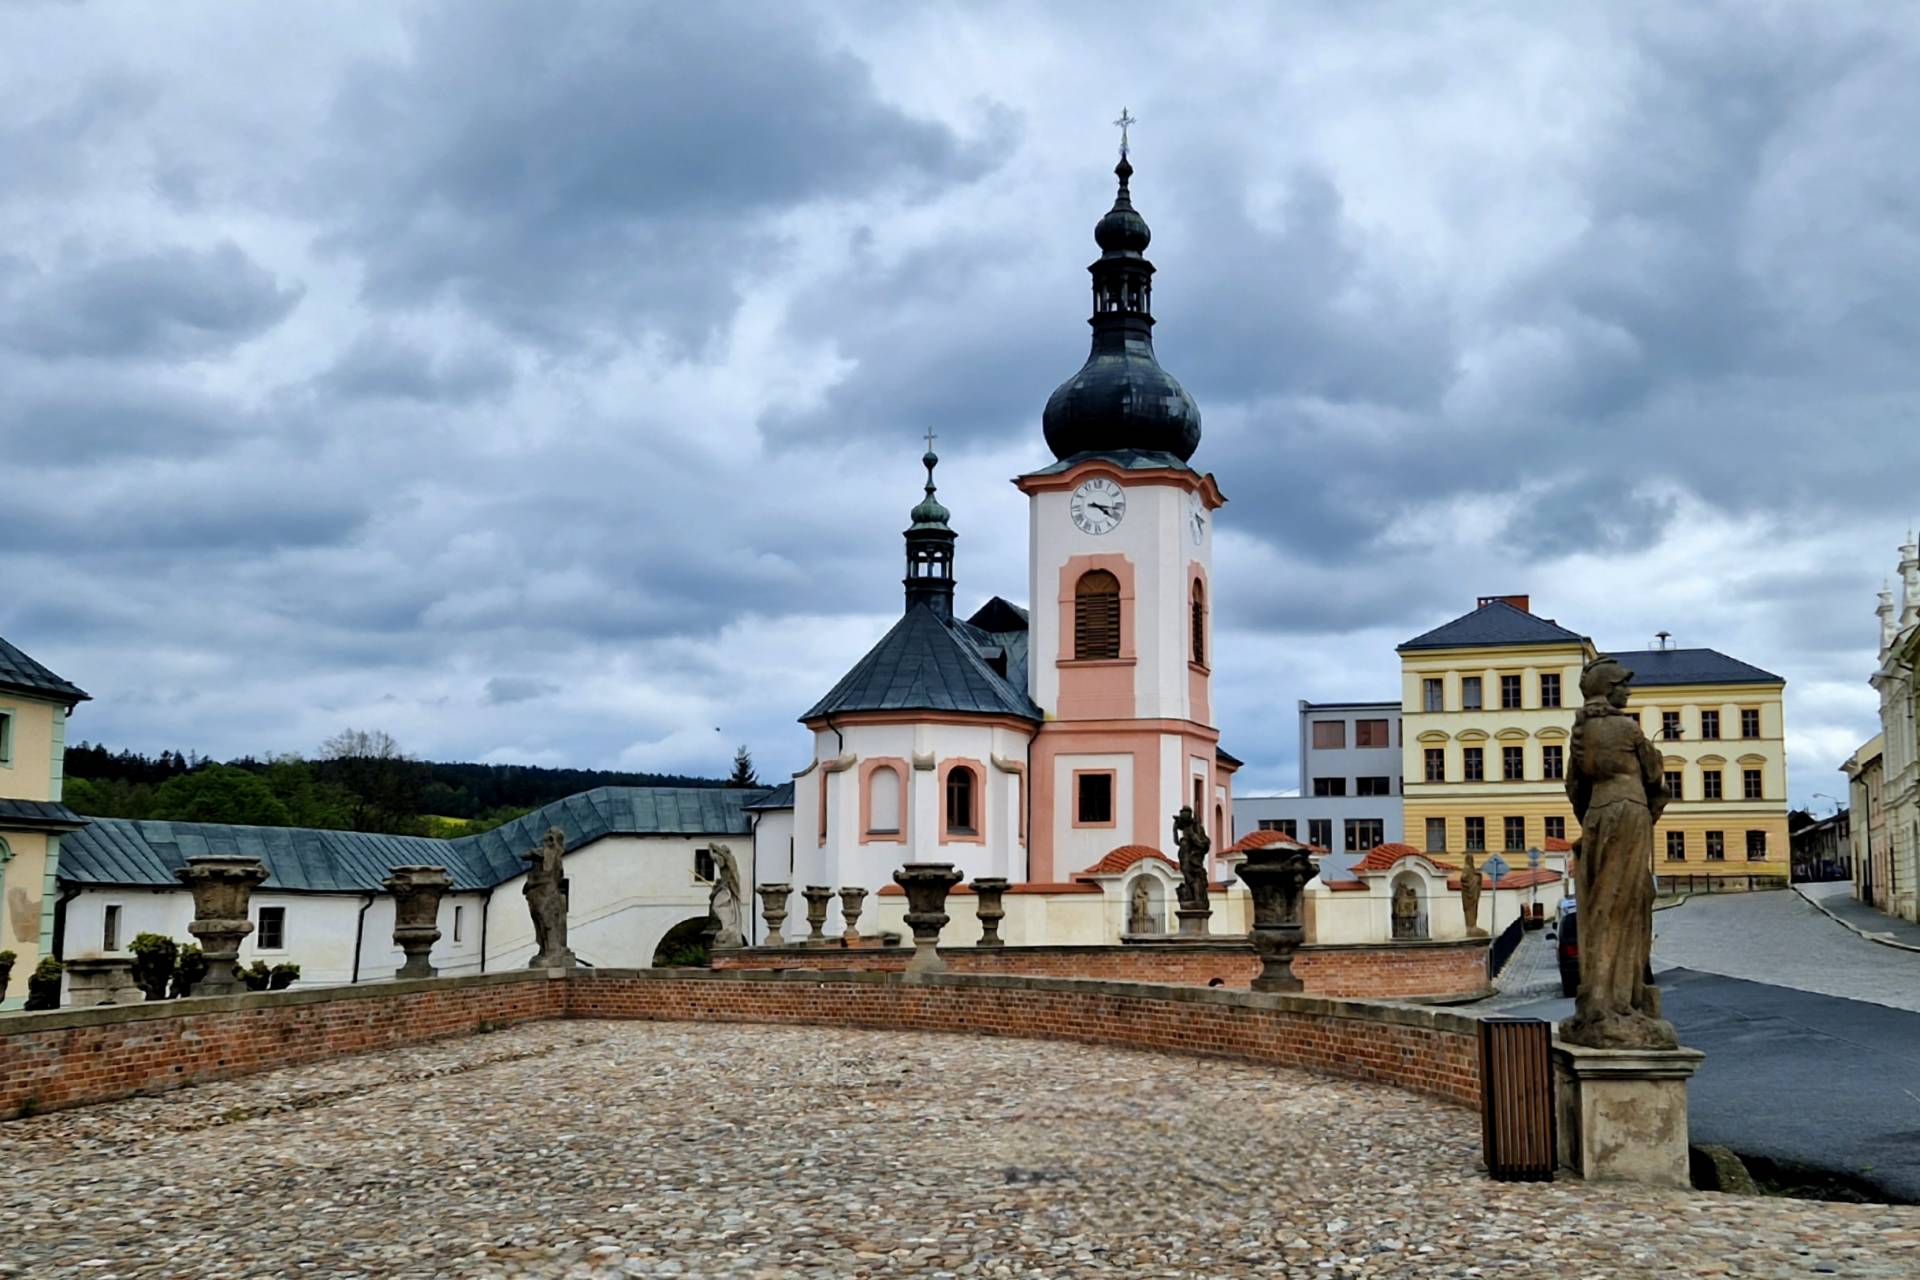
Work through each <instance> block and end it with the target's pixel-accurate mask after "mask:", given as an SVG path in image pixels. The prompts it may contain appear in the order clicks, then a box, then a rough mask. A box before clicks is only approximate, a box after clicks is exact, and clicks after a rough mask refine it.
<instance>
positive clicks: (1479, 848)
mask: <svg viewBox="0 0 1920 1280" xmlns="http://www.w3.org/2000/svg"><path fill="white" fill-rule="evenodd" d="M1467 848H1469V849H1471V850H1472V851H1473V852H1475V853H1484V852H1485V851H1486V848H1487V820H1486V819H1485V818H1468V819H1467Z"/></svg>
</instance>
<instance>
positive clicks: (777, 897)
mask: <svg viewBox="0 0 1920 1280" xmlns="http://www.w3.org/2000/svg"><path fill="white" fill-rule="evenodd" d="M792 896H793V886H792V885H790V884H787V883H785V882H784V881H783V882H781V883H778V884H763V885H761V886H760V916H761V918H762V919H764V920H765V921H766V922H767V938H766V941H765V942H762V943H761V944H760V945H761V946H763V947H784V946H786V945H787V938H786V935H785V934H783V933H781V932H780V926H781V925H783V924H785V923H786V922H787V899H788V898H790V897H792Z"/></svg>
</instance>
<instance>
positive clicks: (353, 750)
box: [320, 728, 407, 760]
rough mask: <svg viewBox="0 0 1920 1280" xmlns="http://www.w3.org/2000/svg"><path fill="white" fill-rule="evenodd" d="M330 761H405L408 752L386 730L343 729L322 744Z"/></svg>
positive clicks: (322, 751)
mask: <svg viewBox="0 0 1920 1280" xmlns="http://www.w3.org/2000/svg"><path fill="white" fill-rule="evenodd" d="M320 754H321V755H322V756H323V757H325V758H326V759H328V760H347V759H359V760H405V759H406V758H407V755H406V752H404V751H402V750H400V744H399V743H398V742H395V741H394V738H393V735H392V734H390V733H388V732H387V731H386V730H385V729H353V728H347V729H342V730H341V731H340V732H338V733H336V734H334V735H333V736H332V737H331V738H328V739H327V740H326V741H325V742H323V743H321V744H320Z"/></svg>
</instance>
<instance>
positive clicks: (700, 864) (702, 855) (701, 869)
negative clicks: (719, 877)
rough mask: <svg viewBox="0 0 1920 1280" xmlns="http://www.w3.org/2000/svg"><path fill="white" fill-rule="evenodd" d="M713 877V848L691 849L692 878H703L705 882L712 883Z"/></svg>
mask: <svg viewBox="0 0 1920 1280" xmlns="http://www.w3.org/2000/svg"><path fill="white" fill-rule="evenodd" d="M713 877H714V865H713V850H712V849H695V850H694V851H693V878H694V879H695V880H704V881H706V883H708V884H712V883H713Z"/></svg>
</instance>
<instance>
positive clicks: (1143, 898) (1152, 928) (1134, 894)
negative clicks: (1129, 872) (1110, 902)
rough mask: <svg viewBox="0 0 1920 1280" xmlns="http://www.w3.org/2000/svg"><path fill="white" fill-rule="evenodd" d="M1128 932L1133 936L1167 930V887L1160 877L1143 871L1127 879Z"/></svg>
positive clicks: (1125, 899)
mask: <svg viewBox="0 0 1920 1280" xmlns="http://www.w3.org/2000/svg"><path fill="white" fill-rule="evenodd" d="M1123 900H1124V901H1125V902H1126V904H1127V930H1126V931H1127V933H1128V934H1129V935H1132V936H1147V935H1153V934H1163V933H1165V932H1166V931H1167V887H1166V885H1164V884H1162V883H1161V882H1160V877H1159V876H1156V875H1153V874H1151V873H1149V872H1142V873H1141V874H1139V875H1137V876H1135V877H1134V878H1133V879H1131V880H1129V881H1127V891H1126V895H1125V897H1124V899H1123Z"/></svg>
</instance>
